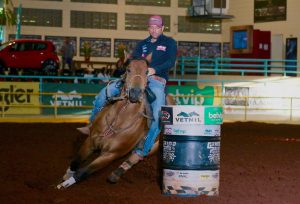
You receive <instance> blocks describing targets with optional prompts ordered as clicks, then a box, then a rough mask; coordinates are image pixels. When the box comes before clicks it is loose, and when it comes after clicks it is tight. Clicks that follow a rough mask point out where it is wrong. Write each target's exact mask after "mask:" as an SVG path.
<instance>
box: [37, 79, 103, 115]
mask: <svg viewBox="0 0 300 204" xmlns="http://www.w3.org/2000/svg"><path fill="white" fill-rule="evenodd" d="M104 86H105V84H97V85H95V84H56V83H44V84H43V92H44V93H45V92H46V93H49V94H47V95H43V96H42V102H43V104H44V105H50V106H51V107H50V108H44V109H43V113H44V114H53V113H54V111H55V109H54V107H57V114H75V113H80V114H84V113H88V112H90V111H91V109H92V106H93V101H94V100H95V95H90V94H93V93H95V94H98V93H99V92H100V90H101V89H102V88H103V87H104ZM85 94H86V95H85Z"/></svg>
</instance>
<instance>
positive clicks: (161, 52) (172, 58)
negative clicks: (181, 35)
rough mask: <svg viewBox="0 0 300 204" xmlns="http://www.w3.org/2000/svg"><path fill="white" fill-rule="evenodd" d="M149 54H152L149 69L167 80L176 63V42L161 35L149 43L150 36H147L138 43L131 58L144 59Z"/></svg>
mask: <svg viewBox="0 0 300 204" xmlns="http://www.w3.org/2000/svg"><path fill="white" fill-rule="evenodd" d="M150 53H152V60H151V62H150V64H149V67H152V68H153V69H155V72H156V73H155V75H157V76H159V77H162V78H164V79H166V80H168V79H169V76H168V75H169V71H170V69H171V68H173V67H174V65H175V62H176V55H177V43H176V41H175V40H174V39H173V38H171V37H168V36H165V35H163V34H162V35H160V36H159V37H158V39H157V40H156V42H154V43H151V36H149V37H148V38H146V39H144V40H142V41H141V42H139V43H138V45H137V46H136V49H135V50H134V52H133V57H146V56H147V55H149V54H150Z"/></svg>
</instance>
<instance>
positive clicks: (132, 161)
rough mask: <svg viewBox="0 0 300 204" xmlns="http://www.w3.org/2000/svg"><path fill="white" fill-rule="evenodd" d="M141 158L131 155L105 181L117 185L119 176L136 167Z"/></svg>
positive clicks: (134, 154)
mask: <svg viewBox="0 0 300 204" xmlns="http://www.w3.org/2000/svg"><path fill="white" fill-rule="evenodd" d="M142 159H143V158H142V157H141V156H139V155H138V154H136V153H132V154H131V155H130V156H129V157H128V159H126V160H125V161H124V162H123V163H122V164H121V165H120V166H119V167H118V168H117V169H116V170H114V171H113V172H112V173H111V174H110V175H109V176H108V177H107V181H108V182H110V183H117V182H118V181H119V179H120V178H121V176H122V175H123V174H125V173H126V171H128V170H129V169H131V168H132V167H133V166H134V165H136V164H137V163H138V162H139V161H140V160H142Z"/></svg>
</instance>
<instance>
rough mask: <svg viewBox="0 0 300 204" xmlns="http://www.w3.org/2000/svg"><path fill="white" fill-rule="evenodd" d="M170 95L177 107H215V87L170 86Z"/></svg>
mask: <svg viewBox="0 0 300 204" xmlns="http://www.w3.org/2000/svg"><path fill="white" fill-rule="evenodd" d="M168 93H169V94H170V95H172V96H173V97H174V99H175V101H176V104H177V105H213V103H214V87H213V86H205V87H204V88H203V89H199V88H198V87H197V86H168Z"/></svg>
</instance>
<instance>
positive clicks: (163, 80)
mask: <svg viewBox="0 0 300 204" xmlns="http://www.w3.org/2000/svg"><path fill="white" fill-rule="evenodd" d="M151 77H152V79H155V80H157V81H160V82H161V83H163V84H166V82H167V81H166V80H165V79H164V78H162V77H159V76H157V75H152V76H151Z"/></svg>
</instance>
